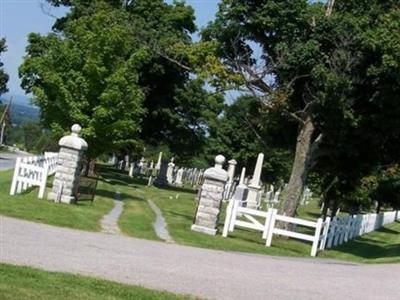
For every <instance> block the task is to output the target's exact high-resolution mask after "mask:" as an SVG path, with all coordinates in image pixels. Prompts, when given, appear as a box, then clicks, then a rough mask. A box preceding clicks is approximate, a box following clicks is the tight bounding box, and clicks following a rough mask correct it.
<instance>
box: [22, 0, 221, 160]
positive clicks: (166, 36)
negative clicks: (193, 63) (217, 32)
mask: <svg viewBox="0 0 400 300" xmlns="http://www.w3.org/2000/svg"><path fill="white" fill-rule="evenodd" d="M49 2H50V3H51V4H53V5H67V6H69V7H70V10H69V13H68V14H67V15H66V16H65V17H62V18H59V19H57V21H56V22H55V25H54V33H52V34H50V35H48V36H44V37H43V36H39V35H31V36H30V45H29V46H28V48H27V50H28V55H27V57H26V59H25V62H24V64H23V65H22V66H21V75H22V77H23V87H24V88H25V89H26V90H27V91H32V92H33V93H34V95H35V101H36V103H37V104H38V105H39V107H41V108H42V117H43V120H44V121H45V123H46V124H47V125H48V126H51V127H52V128H56V129H58V128H59V129H60V131H61V129H63V130H65V129H67V128H68V126H69V125H68V124H67V123H71V122H80V123H82V126H83V128H84V132H83V134H84V136H85V137H86V138H88V141H89V143H90V144H94V145H98V147H97V149H96V146H94V147H93V148H92V149H93V151H95V152H96V153H93V156H96V155H97V154H99V153H101V152H102V151H107V150H108V151H111V150H118V149H119V150H124V151H128V150H132V149H133V148H135V145H136V146H137V145H138V144H139V142H140V144H141V145H143V143H145V144H150V145H158V144H160V142H161V141H162V142H164V143H166V144H167V145H168V146H169V148H170V149H171V151H173V152H179V153H180V154H181V156H183V157H187V156H189V155H190V154H191V153H195V152H199V151H200V150H201V146H202V145H203V144H204V140H205V134H206V127H207V122H208V121H209V120H210V119H212V118H213V117H215V116H216V115H217V114H218V113H219V110H220V107H221V103H222V101H223V99H222V98H221V97H220V96H218V95H214V94H211V93H209V92H207V91H205V90H204V88H203V84H202V82H201V81H199V80H194V79H193V78H191V77H190V73H189V70H187V69H182V68H181V67H180V66H178V65H177V64H176V63H175V62H173V61H171V60H169V58H168V57H166V56H164V55H163V53H164V52H165V49H169V48H171V47H172V46H173V45H174V44H176V43H179V44H184V45H190V44H191V37H190V33H192V32H194V30H195V25H194V13H193V9H192V8H190V7H189V6H186V5H184V4H182V3H173V4H166V3H164V1H162V0H156V1H144V0H137V1H101V0H96V1H85V0H75V1H49ZM71 73H72V74H71ZM71 75H72V76H71ZM104 97H106V98H107V100H106V101H103V98H104ZM64 104H65V106H63V108H61V107H60V105H64ZM71 108H73V109H71ZM61 111H62V112H63V113H64V112H68V114H65V116H64V117H63V116H59V115H60V112H61ZM110 126H111V128H110V129H107V128H108V127H110ZM136 148H138V147H136ZM137 150H139V149H137ZM140 151H141V150H140Z"/></svg>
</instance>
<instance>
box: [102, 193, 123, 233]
mask: <svg viewBox="0 0 400 300" xmlns="http://www.w3.org/2000/svg"><path fill="white" fill-rule="evenodd" d="M122 209H123V203H122V199H121V193H119V192H116V193H115V200H114V207H113V209H112V210H110V212H109V213H108V214H106V215H105V216H104V217H103V218H102V219H101V231H102V232H104V233H110V234H121V230H120V229H119V227H118V219H119V217H120V216H121V214H122Z"/></svg>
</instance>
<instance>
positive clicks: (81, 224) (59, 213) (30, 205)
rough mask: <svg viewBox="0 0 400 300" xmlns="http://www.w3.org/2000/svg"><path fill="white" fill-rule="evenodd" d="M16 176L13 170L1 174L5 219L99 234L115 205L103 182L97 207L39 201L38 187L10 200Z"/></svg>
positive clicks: (0, 201) (0, 193) (1, 206)
mask: <svg viewBox="0 0 400 300" xmlns="http://www.w3.org/2000/svg"><path fill="white" fill-rule="evenodd" d="M12 174H13V170H10V171H4V172H0V214H1V215H5V216H10V217H14V218H20V219H25V220H29V221H35V222H40V223H45V224H50V225H56V226H62V227H70V228H75V229H82V230H89V231H98V230H100V219H101V218H102V216H103V215H104V214H106V213H107V212H108V211H109V210H110V209H111V208H112V207H113V205H114V204H113V201H112V199H111V198H110V197H109V196H110V190H112V186H111V185H109V184H108V183H105V182H101V181H100V182H99V184H98V196H96V198H95V201H94V202H93V204H91V203H90V202H79V203H78V204H76V205H66V204H57V203H54V202H52V201H47V200H45V199H38V198H37V194H38V188H36V187H35V188H32V189H28V190H27V191H25V192H23V193H21V194H17V195H15V196H10V195H9V192H10V187H11V181H12ZM50 184H51V180H48V185H50ZM46 195H47V192H46Z"/></svg>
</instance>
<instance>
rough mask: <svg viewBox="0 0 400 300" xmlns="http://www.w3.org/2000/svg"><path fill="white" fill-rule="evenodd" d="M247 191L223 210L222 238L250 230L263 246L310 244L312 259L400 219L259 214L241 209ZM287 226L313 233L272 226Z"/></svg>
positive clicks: (396, 214) (395, 214) (394, 215)
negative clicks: (289, 241) (276, 241)
mask: <svg viewBox="0 0 400 300" xmlns="http://www.w3.org/2000/svg"><path fill="white" fill-rule="evenodd" d="M246 190H247V189H246V188H243V187H241V186H238V187H237V189H236V192H235V195H234V196H233V198H232V199H231V200H230V201H229V204H228V207H227V209H226V217H225V223H224V229H223V232H222V236H223V237H227V236H228V234H229V232H233V230H234V228H235V227H242V228H248V229H253V230H256V231H260V232H262V238H263V239H266V246H267V247H269V246H271V243H272V238H273V235H274V234H276V235H282V236H288V237H291V238H295V239H300V240H304V241H309V242H312V247H311V256H316V254H317V251H318V249H319V250H324V249H325V247H326V248H331V247H332V246H337V245H340V244H342V243H344V242H347V241H349V240H351V239H353V238H355V237H357V236H360V235H362V234H364V233H368V232H371V231H374V230H376V229H378V228H380V227H382V226H384V225H386V224H389V223H392V222H395V221H396V220H400V211H392V212H385V213H381V214H366V215H356V216H345V217H335V218H333V220H332V221H331V219H330V218H329V217H327V218H326V220H325V221H324V220H323V219H322V218H319V219H318V220H317V221H316V222H313V221H308V220H303V219H299V218H292V217H287V216H282V215H278V210H277V209H272V208H270V209H268V211H262V210H257V209H250V208H246V207H243V204H245V203H246V201H245V200H244V199H246ZM277 221H279V222H281V223H289V224H292V225H295V226H288V227H289V228H290V227H294V228H297V226H298V225H299V226H303V227H309V228H312V229H313V234H305V233H301V232H296V231H294V230H286V229H281V228H277V227H275V224H276V222H277Z"/></svg>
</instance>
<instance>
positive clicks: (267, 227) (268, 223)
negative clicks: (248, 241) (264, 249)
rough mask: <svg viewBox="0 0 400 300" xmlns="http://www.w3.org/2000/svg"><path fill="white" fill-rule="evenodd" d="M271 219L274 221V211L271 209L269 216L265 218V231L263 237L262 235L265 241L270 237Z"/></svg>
mask: <svg viewBox="0 0 400 300" xmlns="http://www.w3.org/2000/svg"><path fill="white" fill-rule="evenodd" d="M271 219H272V209H271V208H270V209H268V211H267V216H266V218H265V224H264V231H263V235H262V238H263V239H266V238H267V236H268V233H269V231H270V228H271Z"/></svg>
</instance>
